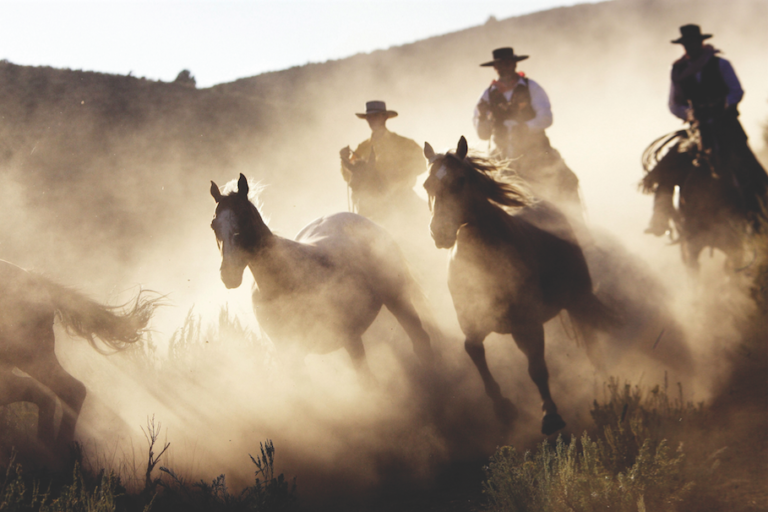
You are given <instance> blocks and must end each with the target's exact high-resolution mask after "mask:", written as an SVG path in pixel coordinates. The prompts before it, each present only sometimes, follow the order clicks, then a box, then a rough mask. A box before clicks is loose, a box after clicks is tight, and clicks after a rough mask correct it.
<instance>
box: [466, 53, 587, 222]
mask: <svg viewBox="0 0 768 512" xmlns="http://www.w3.org/2000/svg"><path fill="white" fill-rule="evenodd" d="M527 58H528V56H527V55H516V54H515V52H514V50H513V49H512V48H497V49H496V50H493V60H492V61H490V62H486V63H483V64H480V65H481V66H493V68H494V69H495V70H496V72H497V73H498V75H499V78H498V80H494V81H493V82H492V83H491V85H490V87H488V88H487V89H486V90H485V92H483V95H482V96H481V97H480V101H479V102H478V103H477V107H476V108H475V115H474V118H473V122H474V125H475V129H476V130H477V135H478V136H479V137H480V139H482V140H489V139H490V140H491V141H492V142H493V150H492V152H491V154H492V156H493V157H496V158H499V159H509V160H510V162H509V165H510V167H512V169H514V170H515V171H516V173H517V174H518V175H519V176H520V177H521V178H523V179H524V180H525V181H526V182H527V183H528V185H529V186H530V187H531V189H532V191H533V193H534V195H536V196H538V197H540V198H542V199H548V200H550V201H552V202H554V203H556V204H558V205H560V206H571V207H573V206H576V207H577V208H576V210H578V212H575V213H577V216H578V217H580V216H581V201H580V200H579V192H578V187H579V179H578V178H577V177H576V175H575V174H574V173H573V171H571V170H570V169H569V168H568V166H566V165H565V162H563V159H562V158H561V157H560V153H558V151H557V150H556V149H554V148H553V147H552V146H551V145H550V143H549V138H548V137H547V135H546V134H545V133H544V130H545V129H547V128H549V127H550V126H551V125H552V110H551V106H550V103H549V97H548V96H547V93H546V92H544V89H542V87H541V86H540V85H539V84H538V83H536V82H535V81H533V80H531V79H529V78H526V77H525V76H524V74H523V73H518V72H517V63H518V62H519V61H521V60H525V59H527ZM563 203H565V204H563Z"/></svg>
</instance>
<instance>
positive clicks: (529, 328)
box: [512, 322, 565, 436]
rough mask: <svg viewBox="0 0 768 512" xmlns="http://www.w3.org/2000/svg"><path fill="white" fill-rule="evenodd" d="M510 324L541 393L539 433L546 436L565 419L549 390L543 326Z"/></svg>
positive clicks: (523, 323) (524, 323)
mask: <svg viewBox="0 0 768 512" xmlns="http://www.w3.org/2000/svg"><path fill="white" fill-rule="evenodd" d="M512 326H513V327H512V337H513V338H514V339H515V343H517V346H518V347H519V348H520V350H521V351H522V352H523V354H525V357H527V358H528V375H530V376H531V380H533V382H534V384H536V387H537V388H539V394H540V395H541V400H542V406H541V408H542V410H543V411H544V419H543V420H542V424H541V433H542V434H544V435H547V436H548V435H550V434H554V433H555V432H557V431H558V430H560V429H561V428H563V427H565V421H563V418H561V417H560V415H559V414H558V413H557V406H556V405H555V402H554V400H552V395H551V394H550V392H549V370H547V362H546V361H545V360H544V326H543V325H542V324H539V323H535V322H522V323H520V322H513V323H512Z"/></svg>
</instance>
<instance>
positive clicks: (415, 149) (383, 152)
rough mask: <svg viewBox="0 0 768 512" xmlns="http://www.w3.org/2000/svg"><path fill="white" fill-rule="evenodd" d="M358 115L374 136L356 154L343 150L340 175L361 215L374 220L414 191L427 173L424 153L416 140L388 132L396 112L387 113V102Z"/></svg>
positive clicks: (371, 104)
mask: <svg viewBox="0 0 768 512" xmlns="http://www.w3.org/2000/svg"><path fill="white" fill-rule="evenodd" d="M355 115H356V116H357V117H359V118H360V119H365V120H366V121H367V122H368V126H370V128H371V137H370V138H369V139H367V140H364V141H363V142H361V143H360V144H359V145H358V146H357V148H356V149H355V151H351V150H350V148H349V146H346V147H345V148H342V150H341V151H340V152H339V155H340V156H341V174H342V176H343V177H344V181H346V182H347V183H348V184H349V186H350V188H351V189H352V199H353V202H354V203H355V207H356V208H357V211H358V213H360V214H361V215H365V216H369V217H374V218H375V217H377V216H380V215H381V214H382V213H384V212H385V211H386V210H388V209H391V208H393V207H395V205H396V203H397V200H398V199H399V198H402V197H404V196H406V195H408V193H409V192H410V193H412V192H413V187H414V186H415V185H416V177H417V176H418V175H419V174H421V173H423V172H425V170H426V168H425V165H424V154H423V152H422V149H421V146H419V145H418V144H417V143H416V142H415V141H413V140H411V139H408V138H406V137H402V136H400V135H398V134H396V133H394V132H391V131H389V130H388V129H387V126H386V124H387V120H388V119H391V118H393V117H397V112H395V111H394V110H387V105H386V103H385V102H383V101H369V102H367V103H366V104H365V113H358V114H355ZM411 195H412V194H411Z"/></svg>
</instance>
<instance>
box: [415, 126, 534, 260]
mask: <svg viewBox="0 0 768 512" xmlns="http://www.w3.org/2000/svg"><path fill="white" fill-rule="evenodd" d="M468 152H469V148H468V146H467V140H466V139H465V138H464V137H463V136H462V137H461V138H460V139H459V143H458V145H457V146H456V150H455V151H449V152H447V153H444V154H436V153H435V151H434V150H433V149H432V146H430V145H429V143H428V142H427V143H425V144H424V156H425V157H426V158H427V160H428V161H429V177H428V178H427V180H426V181H425V182H424V188H425V189H426V191H427V195H428V196H429V206H430V210H431V211H432V221H431V222H430V224H429V230H430V233H431V235H432V239H433V240H434V241H435V245H436V246H437V247H438V248H441V249H445V248H449V247H452V246H453V244H455V243H456V234H457V232H458V230H459V228H460V227H461V226H462V225H463V224H467V223H469V222H472V221H473V220H474V219H477V218H478V216H480V215H483V213H484V212H487V206H488V205H489V204H492V205H496V206H508V207H521V206H526V205H528V204H530V203H531V198H530V197H529V195H528V193H527V192H525V190H524V189H523V188H521V186H520V185H517V184H514V183H512V182H504V181H500V180H498V179H496V178H494V177H492V175H494V174H496V175H498V174H500V173H499V171H501V170H502V168H503V162H501V163H500V162H495V161H492V160H489V159H486V158H482V157H479V156H472V155H468Z"/></svg>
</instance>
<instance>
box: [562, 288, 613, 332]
mask: <svg viewBox="0 0 768 512" xmlns="http://www.w3.org/2000/svg"><path fill="white" fill-rule="evenodd" d="M568 314H569V315H570V317H571V318H572V319H573V321H574V322H575V323H576V324H577V326H589V327H592V328H594V329H599V330H601V331H610V330H611V329H615V328H619V327H621V325H622V324H623V321H622V318H621V316H620V315H619V314H618V313H617V312H616V311H615V310H614V309H613V308H611V307H609V306H606V305H605V304H604V303H603V302H602V301H601V300H600V299H598V298H597V296H596V295H595V294H594V293H588V294H585V295H584V296H583V297H579V300H577V301H574V304H572V305H571V306H570V307H569V308H568Z"/></svg>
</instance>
